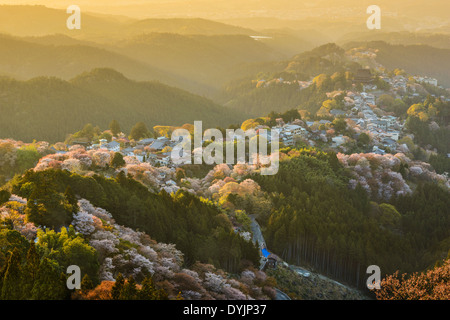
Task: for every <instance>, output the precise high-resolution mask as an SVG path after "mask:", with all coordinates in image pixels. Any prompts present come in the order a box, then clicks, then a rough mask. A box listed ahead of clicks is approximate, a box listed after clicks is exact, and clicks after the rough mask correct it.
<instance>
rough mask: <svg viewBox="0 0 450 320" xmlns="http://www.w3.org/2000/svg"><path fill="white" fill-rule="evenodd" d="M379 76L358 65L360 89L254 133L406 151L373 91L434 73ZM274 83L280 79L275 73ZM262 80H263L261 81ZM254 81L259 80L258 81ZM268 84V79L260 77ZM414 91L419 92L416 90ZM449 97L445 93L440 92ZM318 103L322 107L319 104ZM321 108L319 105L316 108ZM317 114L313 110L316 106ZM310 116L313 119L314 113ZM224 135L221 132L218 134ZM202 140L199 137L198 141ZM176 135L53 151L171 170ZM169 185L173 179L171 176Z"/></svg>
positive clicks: (408, 86)
mask: <svg viewBox="0 0 450 320" xmlns="http://www.w3.org/2000/svg"><path fill="white" fill-rule="evenodd" d="M379 78H380V79H382V80H383V81H384V82H386V83H388V84H389V89H388V90H384V89H379V88H377V86H376V85H375V84H374V83H373V79H374V77H373V76H372V74H371V72H370V71H369V70H368V69H361V70H359V71H358V73H357V74H356V75H355V84H360V88H362V90H361V91H358V90H357V86H356V85H354V89H355V90H352V91H342V90H341V91H333V92H328V93H327V96H328V98H329V99H336V97H338V98H340V99H341V100H342V102H343V104H341V107H340V108H331V109H329V110H326V113H325V114H322V118H320V117H319V118H318V117H306V119H302V118H301V117H300V116H299V117H298V119H293V120H292V121H288V122H285V121H283V119H282V118H277V119H276V125H274V126H271V127H270V126H267V125H265V124H259V125H256V126H254V127H253V129H255V130H256V132H257V133H258V132H259V130H261V129H266V130H267V132H268V139H269V140H270V133H271V131H274V130H277V131H278V133H279V136H280V142H281V143H282V146H283V145H284V146H287V147H292V146H295V145H296V144H297V143H299V142H300V143H302V142H303V143H304V144H305V145H309V146H320V147H322V148H324V149H332V150H334V151H336V152H343V153H348V152H352V146H353V147H354V145H355V142H356V141H358V138H359V137H360V136H361V134H366V135H367V136H368V138H369V141H367V143H366V145H365V146H364V148H365V150H364V152H372V153H375V154H379V155H384V154H386V153H392V154H395V153H398V152H403V153H405V152H408V151H409V150H408V146H407V145H406V144H404V143H399V140H401V138H402V137H404V136H410V137H413V136H411V135H410V134H409V133H408V132H407V131H406V130H405V128H404V126H405V121H404V119H401V118H399V117H398V116H396V115H395V114H394V113H393V112H386V111H384V110H382V109H381V108H380V103H379V97H380V96H382V95H383V94H390V95H393V96H395V97H397V98H402V97H404V96H405V95H406V96H408V97H411V98H418V97H419V98H420V95H421V94H422V95H423V88H422V89H421V86H420V83H423V82H425V83H428V84H431V85H437V81H436V80H435V79H431V78H428V77H414V79H415V81H417V82H416V83H411V81H409V80H408V78H407V77H406V76H405V75H400V74H394V75H390V76H389V75H387V74H385V73H383V74H381V75H380V76H379ZM276 81H277V82H278V83H281V82H283V81H284V80H283V79H277V80H276ZM262 82H264V81H262ZM262 82H260V83H259V84H261V83H262ZM310 84H311V81H307V82H304V81H300V82H299V86H300V88H301V89H302V88H304V87H305V86H309V85H310ZM265 85H268V83H265ZM419 93H420V94H419ZM440 98H441V99H443V100H447V101H449V100H450V99H449V98H448V97H446V96H441V97H440ZM322 109H323V108H322ZM322 109H321V110H322ZM318 114H319V112H318ZM314 118H315V119H314ZM336 120H344V121H345V124H344V126H345V127H346V128H344V130H341V132H337V130H335V124H334V122H335V121H336ZM224 140H225V141H226V138H225V139H224ZM203 142H205V141H203ZM177 143H178V141H171V139H170V135H169V133H167V134H166V135H163V136H160V137H155V138H144V139H141V140H139V141H130V139H129V138H128V137H127V136H125V135H124V134H123V133H121V134H119V135H118V136H117V137H111V141H108V140H107V139H98V140H97V141H91V142H86V141H83V142H79V141H74V142H73V143H72V145H66V146H65V147H63V148H60V150H56V149H54V148H53V151H55V152H56V153H59V154H64V153H66V152H67V150H69V149H70V148H71V147H73V145H82V146H84V147H85V148H86V150H107V151H110V152H120V153H121V154H122V155H123V156H124V157H128V158H133V159H135V160H134V161H137V162H138V163H149V164H150V165H151V166H154V167H166V168H168V169H169V170H172V171H174V170H175V169H176V168H177V167H178V165H176V164H174V163H173V162H172V161H171V151H172V148H173V147H174V146H175V145H176V144H177ZM168 183H169V185H171V186H174V185H176V183H175V182H173V181H172V180H169V181H168Z"/></svg>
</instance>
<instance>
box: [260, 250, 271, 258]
mask: <svg viewBox="0 0 450 320" xmlns="http://www.w3.org/2000/svg"><path fill="white" fill-rule="evenodd" d="M261 252H262V254H263V256H264V257H266V258H267V257H268V256H269V255H270V252H269V251H267V249H266V248H264V249H262V250H261Z"/></svg>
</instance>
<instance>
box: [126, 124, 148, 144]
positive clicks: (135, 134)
mask: <svg viewBox="0 0 450 320" xmlns="http://www.w3.org/2000/svg"><path fill="white" fill-rule="evenodd" d="M150 134H151V133H150V131H149V130H148V128H147V126H146V125H145V123H143V122H138V123H136V124H135V125H134V127H133V128H131V132H130V139H133V140H136V141H138V140H140V139H142V138H146V137H148V136H149V135H150Z"/></svg>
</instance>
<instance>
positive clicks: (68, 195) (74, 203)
mask: <svg viewBox="0 0 450 320" xmlns="http://www.w3.org/2000/svg"><path fill="white" fill-rule="evenodd" d="M64 198H65V199H66V201H67V203H68V204H69V205H70V206H71V212H72V213H76V212H78V209H79V208H78V200H77V197H76V196H75V194H74V193H73V191H72V188H71V187H70V186H67V188H66V191H65V192H64Z"/></svg>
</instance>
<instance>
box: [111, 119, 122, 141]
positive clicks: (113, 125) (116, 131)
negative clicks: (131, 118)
mask: <svg viewBox="0 0 450 320" xmlns="http://www.w3.org/2000/svg"><path fill="white" fill-rule="evenodd" d="M109 130H111V132H112V134H113V135H114V136H115V137H117V135H118V134H119V133H120V132H122V130H121V129H120V125H119V122H117V120H113V121H111V123H110V124H109Z"/></svg>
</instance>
